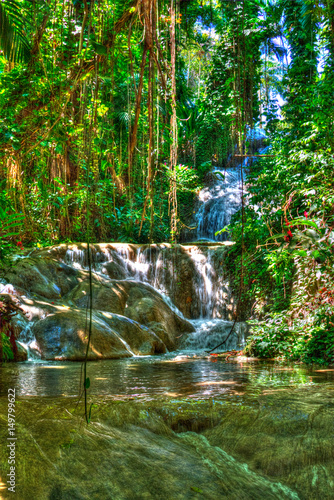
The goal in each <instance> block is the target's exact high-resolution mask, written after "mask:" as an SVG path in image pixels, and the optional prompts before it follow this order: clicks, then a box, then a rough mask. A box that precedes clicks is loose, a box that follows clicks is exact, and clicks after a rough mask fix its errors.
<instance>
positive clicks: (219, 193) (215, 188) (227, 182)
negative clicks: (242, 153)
mask: <svg viewBox="0 0 334 500" xmlns="http://www.w3.org/2000/svg"><path fill="white" fill-rule="evenodd" d="M246 166H247V161H245V162H244V167H246ZM212 177H213V179H214V181H213V182H211V184H210V185H209V186H206V187H205V188H204V189H202V190H201V191H200V193H199V195H198V202H197V210H196V213H195V217H194V220H193V223H195V224H196V226H197V234H196V238H197V240H202V239H205V240H210V241H226V240H227V239H228V236H227V233H226V232H224V233H221V234H218V235H216V232H217V231H220V230H221V229H223V228H225V227H226V226H228V224H229V223H230V222H231V218H232V215H234V214H235V213H236V212H237V211H238V210H239V208H240V205H241V184H242V182H241V169H240V167H239V168H237V167H229V168H225V169H215V170H214V171H213V172H212Z"/></svg>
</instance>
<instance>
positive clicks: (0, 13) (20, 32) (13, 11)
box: [0, 0, 31, 62]
mask: <svg viewBox="0 0 334 500" xmlns="http://www.w3.org/2000/svg"><path fill="white" fill-rule="evenodd" d="M0 49H1V50H2V51H3V54H4V56H5V58H6V59H7V60H8V61H12V62H26V61H28V60H29V58H30V53H31V52H30V45H29V42H28V39H27V37H26V35H25V33H24V19H23V16H22V9H21V8H20V6H19V4H17V3H16V2H15V1H14V0H5V1H2V2H0Z"/></svg>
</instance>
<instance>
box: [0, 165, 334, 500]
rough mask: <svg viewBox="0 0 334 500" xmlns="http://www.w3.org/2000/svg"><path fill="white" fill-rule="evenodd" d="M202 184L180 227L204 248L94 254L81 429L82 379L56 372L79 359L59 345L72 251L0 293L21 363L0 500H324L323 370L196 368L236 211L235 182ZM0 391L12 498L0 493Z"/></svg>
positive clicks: (244, 363) (77, 295)
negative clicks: (16, 307) (193, 224)
mask: <svg viewBox="0 0 334 500" xmlns="http://www.w3.org/2000/svg"><path fill="white" fill-rule="evenodd" d="M215 175H216V181H215V183H214V184H213V185H211V186H210V187H206V188H204V190H202V191H201V193H199V199H198V204H197V210H196V214H195V218H196V220H197V224H198V230H197V235H196V239H204V240H206V241H203V242H202V243H199V242H198V241H197V242H194V243H188V244H183V245H178V246H177V247H173V246H172V245H169V244H161V245H151V246H148V245H128V244H123V243H111V244H103V245H102V244H100V245H94V246H93V248H92V256H93V287H94V288H93V293H94V294H95V295H93V297H94V299H93V307H94V321H95V328H96V332H95V331H94V332H95V333H96V335H101V338H102V340H99V342H100V344H99V342H97V341H96V343H94V342H95V341H92V351H93V353H95V354H94V355H95V358H92V359H93V361H91V362H89V363H88V376H89V378H90V384H91V385H90V388H89V391H88V398H89V406H90V410H91V422H90V424H89V425H88V426H87V425H86V424H85V423H84V419H83V414H84V406H83V405H84V403H83V398H82V394H81V398H79V397H78V395H79V394H80V390H81V389H80V387H82V382H81V383H80V374H81V375H82V373H81V364H80V363H76V362H73V361H69V359H73V360H74V359H75V360H80V359H82V358H80V355H81V354H80V352H81V351H80V349H81V345H83V344H82V342H83V341H84V330H83V331H81V330H80V329H79V330H78V332H79V333H78V341H77V342H76V344H75V345H74V347H73V349H72V351H70V350H68V349H67V343H66V342H67V338H65V339H64V340H62V341H61V342H63V343H61V342H60V341H59V338H60V337H61V335H62V332H63V331H66V332H67V333H66V335H67V334H68V335H70V334H71V335H72V334H73V331H74V329H73V328H74V327H73V324H72V322H73V321H74V319H75V322H76V325H78V324H79V326H80V325H81V323H82V324H84V322H85V316H84V311H85V309H84V308H85V307H86V306H85V304H86V303H87V288H85V286H86V285H85V283H86V281H85V280H87V251H85V246H84V245H67V246H64V245H60V246H58V247H50V248H49V249H45V250H40V251H36V252H35V253H33V255H32V256H30V255H29V256H27V257H26V259H22V262H19V266H21V267H18V268H17V269H19V271H15V272H14V273H12V274H10V275H8V276H9V277H8V279H7V281H6V282H4V283H2V285H0V286H1V287H2V289H1V291H2V293H10V294H14V295H15V294H16V296H17V297H19V298H20V301H21V305H22V307H23V309H24V308H25V309H24V310H25V311H26V316H27V317H23V316H22V317H20V318H18V319H17V320H16V323H15V328H17V329H18V331H19V332H20V342H21V344H22V345H23V346H25V348H27V350H28V358H29V359H28V361H25V362H22V363H6V364H4V365H2V366H1V368H0V419H1V423H2V425H1V427H0V442H1V447H0V465H1V469H0V500H2V499H7V498H17V499H22V500H31V499H34V500H35V499H36V500H60V499H61V500H76V499H78V500H84V499H87V500H88V499H89V500H109V499H110V500H132V499H138V500H141V499H156V500H160V499H162V500H179V499H180V500H182V499H197V498H198V499H200V498H203V499H204V498H205V499H212V500H213V499H215V500H216V499H217V498H219V499H220V498H226V499H232V500H233V499H235V500H242V499H245V500H249V499H254V500H257V499H258V500H262V499H263V500H270V499H277V500H282V499H296V500H297V499H312V500H313V499H315V500H317V499H319V500H327V499H331V498H333V493H332V492H333V487H334V439H333V437H334V435H333V429H334V426H333V423H334V404H333V391H334V369H330V368H328V369H325V368H317V367H313V368H307V367H305V366H302V365H298V364H289V365H287V364H283V363H280V362H278V361H270V360H269V361H265V362H264V361H260V360H255V359H249V358H244V357H238V358H229V359H225V358H224V357H221V356H218V355H216V353H214V355H209V354H208V353H207V352H206V351H207V350H209V349H212V348H213V347H214V346H215V345H217V344H218V343H219V342H221V341H223V340H224V339H225V338H226V337H227V335H228V333H229V331H230V328H231V325H232V324H233V321H232V319H233V312H234V311H235V300H234V297H233V293H232V292H231V290H230V287H229V282H228V278H227V273H226V269H225V268H224V255H225V252H226V248H227V246H228V245H229V244H231V243H230V242H228V241H221V240H224V239H226V234H225V235H223V236H218V237H216V236H215V232H216V231H217V230H218V229H221V228H222V226H224V225H227V224H228V223H229V221H230V218H231V216H232V214H233V213H234V212H235V211H236V210H237V209H238V207H239V206H240V175H239V173H238V170H237V169H234V170H233V169H229V170H225V172H223V173H222V175H220V174H217V173H216V174H215ZM217 239H219V240H220V241H217ZM32 272H34V275H33V277H32V274H31V273H32ZM25 273H26V274H25ZM131 294H132V295H131ZM85 301H86V302H85ZM94 301H95V302H94ZM108 301H110V304H111V306H110V309H107V305H108ZM138 304H139V305H138ZM108 307H109V306H108ZM153 310H154V311H155V312H154V314H153V313H152V311H153ZM108 311H109V312H108ZM54 318H60V320H58V321H59V322H58V323H55V320H54ZM73 318H74V319H73ZM158 320H159V321H158ZM52 321H53V323H52V324H51V323H50V322H52ZM80 322H81V323H80ZM36 325H37V326H36ZM39 325H42V326H43V325H44V328H45V330H43V328H42V326H39ZM57 325H58V326H57ZM59 325H62V326H59ZM115 325H116V326H115ZM116 327H117V328H120V329H121V330H120V331H121V334H119V337H117V335H116V333H114V332H115V328H116ZM175 329H176V334H175ZM104 330H105V331H107V330H108V332H109V330H110V332H109V334H110V336H111V335H113V337H112V338H113V342H114V345H113V350H112V351H111V355H110V357H118V358H121V359H101V357H100V351H99V349H100V350H101V349H102V347H103V346H104V345H105V344H103V342H105V340H104V337H103V331H104ZM134 331H135V332H136V335H137V334H138V335H139V334H140V335H141V336H142V338H143V340H142V341H141V342H140V345H139V344H138V343H136V342H135V341H134V340H133V332H134ZM248 331H249V328H248V325H247V324H246V323H237V325H236V328H235V332H234V334H233V335H232V336H231V337H230V338H229V341H228V343H227V344H226V345H225V347H224V350H229V349H235V348H242V346H243V345H244V343H245V339H246V337H247V335H248ZM43 332H45V338H47V339H48V343H49V345H45V338H44V333H43ZM68 332H70V333H68ZM101 332H102V333H101ZM157 332H158V333H159V332H160V333H159V335H160V338H158V333H157ZM178 333H179V334H178ZM46 335H48V337H46ZM59 336H60V337H59ZM108 338H111V337H108ZM79 341H80V342H81V343H80V342H79ZM120 341H121V342H120ZM43 342H44V344H43ZM50 346H51V347H50ZM101 346H102V347H101ZM170 346H172V347H170ZM175 346H176V347H175ZM115 353H116V354H117V356H116V354H115ZM143 353H144V354H147V355H145V356H143V355H142V354H143ZM65 359H67V360H65ZM94 359H95V360H94ZM9 389H15V399H16V403H15V417H16V422H15V423H16V430H15V432H16V434H15V435H16V437H17V441H16V462H15V467H16V486H15V488H16V490H15V494H13V493H11V492H10V491H8V490H7V487H8V484H7V477H8V476H7V474H8V456H9V455H8V453H9V451H8V448H7V446H5V443H6V442H7V438H8V428H7V415H8V390H9Z"/></svg>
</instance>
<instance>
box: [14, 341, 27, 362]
mask: <svg viewBox="0 0 334 500" xmlns="http://www.w3.org/2000/svg"><path fill="white" fill-rule="evenodd" d="M16 347H17V353H16V360H15V361H27V359H28V352H27V349H25V348H24V347H23V345H21V344H19V343H18V342H16Z"/></svg>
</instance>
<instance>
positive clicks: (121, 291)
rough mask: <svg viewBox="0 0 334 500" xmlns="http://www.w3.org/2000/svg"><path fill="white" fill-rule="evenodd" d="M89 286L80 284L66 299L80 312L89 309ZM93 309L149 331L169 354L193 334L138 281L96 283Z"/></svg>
mask: <svg viewBox="0 0 334 500" xmlns="http://www.w3.org/2000/svg"><path fill="white" fill-rule="evenodd" d="M88 297H89V283H88V282H87V281H85V282H83V283H80V284H79V285H78V286H77V287H76V288H74V290H72V292H71V293H70V294H69V295H68V296H67V299H68V301H70V302H72V303H73V304H74V305H75V306H76V307H78V308H86V307H87V303H88ZM93 308H94V310H100V311H105V312H111V313H115V314H118V315H122V316H125V317H127V318H129V319H131V320H134V321H136V322H138V323H139V324H141V325H144V326H146V327H149V328H150V329H151V330H153V331H154V332H155V334H156V335H157V336H158V337H159V338H160V339H161V340H162V341H163V342H164V344H165V345H166V347H167V349H168V350H174V349H176V348H177V346H178V345H179V343H180V341H179V339H180V338H181V336H182V335H183V334H186V333H190V332H193V331H194V327H193V326H192V324H191V323H189V322H188V321H187V320H185V319H183V318H181V317H180V316H178V315H177V314H176V313H175V312H174V311H173V310H172V309H171V308H170V307H169V306H168V304H166V302H165V301H164V300H163V299H162V297H161V296H160V294H159V293H157V292H156V291H155V290H154V289H153V288H152V287H150V286H149V285H146V284H144V283H139V282H135V281H129V280H123V281H115V280H113V281H111V282H109V283H106V282H104V283H93Z"/></svg>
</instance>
